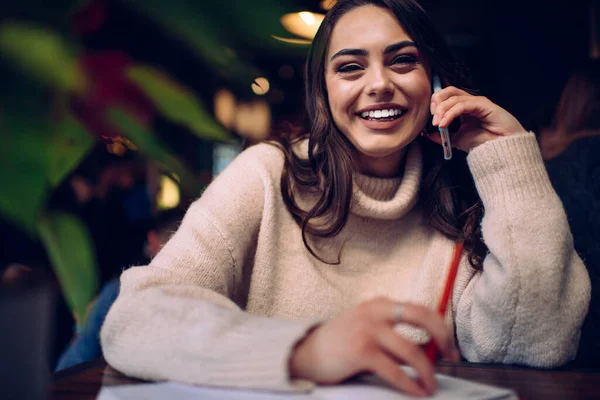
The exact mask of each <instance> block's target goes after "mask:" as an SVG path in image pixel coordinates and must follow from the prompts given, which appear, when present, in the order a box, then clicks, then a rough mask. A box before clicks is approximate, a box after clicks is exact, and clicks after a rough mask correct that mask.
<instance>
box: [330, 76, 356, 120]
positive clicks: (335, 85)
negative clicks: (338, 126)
mask: <svg viewBox="0 0 600 400" xmlns="http://www.w3.org/2000/svg"><path fill="white" fill-rule="evenodd" d="M326 83H327V96H328V101H329V107H330V109H331V113H332V114H333V116H334V118H342V117H343V116H344V115H348V113H349V112H350V111H351V107H352V105H353V104H354V101H355V99H356V97H357V96H356V95H355V93H354V92H355V91H356V90H355V88H354V85H352V84H351V83H350V82H335V81H331V82H326Z"/></svg>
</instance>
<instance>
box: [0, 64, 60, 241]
mask: <svg viewBox="0 0 600 400" xmlns="http://www.w3.org/2000/svg"><path fill="white" fill-rule="evenodd" d="M14 72H15V71H13V70H11V69H9V68H6V65H4V66H3V65H2V64H1V63H0V76H2V84H1V85H2V90H0V182H2V189H1V191H2V194H1V195H0V213H1V214H2V216H3V217H4V218H6V219H7V220H8V221H10V222H11V223H13V224H15V225H16V226H18V227H20V228H21V229H23V230H25V231H26V232H28V233H30V234H31V233H34V232H35V229H34V226H35V223H36V220H37V217H38V213H39V210H40V207H41V206H42V204H43V202H44V201H45V199H46V197H47V195H48V191H49V187H48V181H47V178H46V174H47V171H46V170H47V167H48V152H47V145H48V137H50V135H51V134H52V129H53V124H52V122H51V120H50V118H49V116H48V110H47V106H46V104H45V102H44V101H43V99H44V91H43V89H42V88H41V87H40V86H39V85H35V84H33V83H32V82H31V81H29V80H27V79H25V78H23V77H21V76H19V75H18V74H16V73H14Z"/></svg>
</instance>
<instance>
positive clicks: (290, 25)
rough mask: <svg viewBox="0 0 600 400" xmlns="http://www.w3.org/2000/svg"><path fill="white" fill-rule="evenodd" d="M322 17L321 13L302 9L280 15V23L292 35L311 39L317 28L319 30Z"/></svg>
mask: <svg viewBox="0 0 600 400" xmlns="http://www.w3.org/2000/svg"><path fill="white" fill-rule="evenodd" d="M323 18H325V15H323V14H318V13H312V12H309V11H302V12H298V13H291V14H285V15H284V16H283V17H281V25H283V27H284V28H285V29H286V30H287V31H288V32H291V33H293V34H294V35H297V36H300V37H302V38H305V39H311V40H312V38H314V37H315V34H316V33H317V30H319V26H320V25H321V22H323Z"/></svg>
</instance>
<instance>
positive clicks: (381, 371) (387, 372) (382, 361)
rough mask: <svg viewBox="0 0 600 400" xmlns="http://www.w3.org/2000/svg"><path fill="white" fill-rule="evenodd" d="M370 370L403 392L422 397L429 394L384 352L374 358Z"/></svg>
mask: <svg viewBox="0 0 600 400" xmlns="http://www.w3.org/2000/svg"><path fill="white" fill-rule="evenodd" d="M369 370H370V371H371V372H373V373H374V374H375V375H377V376H379V377H380V378H381V379H383V380H384V381H385V382H387V383H389V384H390V385H392V387H394V388H396V389H397V390H399V391H401V392H406V393H409V394H411V395H413V396H421V397H423V396H426V395H427V391H426V390H425V389H424V388H423V387H421V386H419V384H418V383H417V382H416V381H415V380H414V379H412V378H411V377H409V376H408V375H407V374H406V373H405V372H404V371H402V369H401V368H400V366H399V365H398V364H396V363H395V362H394V361H393V360H392V359H391V358H390V357H388V356H387V355H386V354H385V353H383V352H381V353H377V354H376V355H375V356H374V357H373V358H372V360H371V363H370V366H369Z"/></svg>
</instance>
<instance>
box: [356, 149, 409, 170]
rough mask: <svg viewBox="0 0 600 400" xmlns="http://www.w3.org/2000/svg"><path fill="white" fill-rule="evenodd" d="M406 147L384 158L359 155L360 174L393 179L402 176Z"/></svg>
mask: <svg viewBox="0 0 600 400" xmlns="http://www.w3.org/2000/svg"><path fill="white" fill-rule="evenodd" d="M405 156H406V147H404V148H402V149H400V150H398V151H397V152H395V153H392V154H389V155H387V156H384V157H373V156H369V155H366V154H359V156H358V162H359V165H360V173H361V174H363V175H368V176H374V177H379V178H393V177H396V176H400V175H402V170H403V166H404V157H405Z"/></svg>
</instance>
